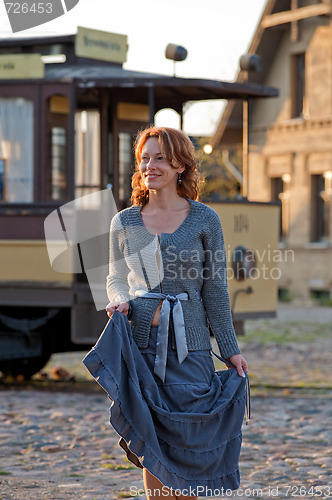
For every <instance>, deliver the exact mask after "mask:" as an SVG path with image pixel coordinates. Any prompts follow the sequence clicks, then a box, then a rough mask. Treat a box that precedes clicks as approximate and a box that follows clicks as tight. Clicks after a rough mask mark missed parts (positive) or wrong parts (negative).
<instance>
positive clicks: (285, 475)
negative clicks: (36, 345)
mask: <svg viewBox="0 0 332 500" xmlns="http://www.w3.org/2000/svg"><path fill="white" fill-rule="evenodd" d="M283 314H284V320H285V321H287V320H289V317H288V316H287V314H288V315H289V314H291V313H290V312H289V310H286V309H285V311H284V312H283ZM296 314H299V315H300V316H301V317H302V312H300V313H299V312H294V313H293V315H292V318H293V319H294V320H296V319H297V318H296ZM286 316H287V317H286ZM318 317H319V318H322V317H323V316H321V315H318ZM325 317H326V316H324V321H327V320H326V319H325ZM256 326H257V325H254V324H252V325H249V327H248V330H249V329H250V328H254V327H255V328H256ZM296 328H299V326H296ZM306 328H307V329H308V330H310V328H311V327H310V325H309V326H308V325H303V331H304V332H305V329H306ZM240 345H241V343H240ZM331 347H332V339H330V338H324V339H323V340H322V341H318V340H317V342H312V341H311V342H310V343H307V344H306V343H297V344H296V345H295V344H292V343H291V344H286V345H279V346H277V345H273V344H271V345H259V344H257V345H252V344H244V346H243V351H244V353H245V356H246V358H247V359H248V361H249V365H250V366H252V367H255V370H254V375H255V377H256V378H255V377H253V379H254V384H253V385H254V387H253V391H252V393H253V394H252V422H251V424H250V425H249V426H244V427H243V445H242V452H241V458H240V468H241V487H240V489H239V490H238V491H237V492H229V491H225V492H218V491H216V492H214V493H215V497H217V498H229V497H233V498H255V499H256V498H263V499H270V498H297V497H298V498H303V499H307V500H308V499H309V500H312V499H313V498H321V499H326V498H332V394H331V387H332V383H331ZM241 349H242V347H241ZM57 356H58V355H57ZM59 356H61V358H57V359H56V362H59V359H61V362H62V363H63V366H65V368H67V369H68V367H72V369H74V368H73V367H74V366H76V364H77V371H75V374H78V376H77V378H78V379H79V381H78V382H76V383H69V382H68V383H65V384H63V385H62V384H61V383H55V382H53V383H52V382H46V383H42V382H36V383H32V384H25V383H24V384H22V385H21V386H19V385H16V386H10V385H8V384H4V385H2V386H1V385H0V499H1V500H12V499H14V500H39V499H45V500H51V499H52V500H62V499H75V500H76V499H78V500H81V499H87V500H94V499H96V500H113V499H119V498H124V497H126V496H127V497H131V498H134V497H135V496H139V497H140V498H142V500H143V499H144V498H145V496H144V495H143V492H142V488H143V481H142V473H141V470H139V469H136V468H134V467H133V466H132V465H131V463H130V462H128V461H127V460H126V459H125V458H124V454H123V451H122V450H121V448H120V447H119V446H118V436H117V434H116V433H115V431H114V430H113V429H112V427H111V426H110V424H109V399H108V398H107V396H106V395H105V394H104V392H103V391H102V390H101V389H100V388H99V387H98V385H97V384H96V383H95V382H91V383H89V382H87V380H86V379H85V380H83V378H84V377H83V375H81V374H83V373H85V372H84V370H85V368H84V367H83V365H82V364H81V358H82V356H83V353H68V354H66V355H59ZM66 360H67V361H66ZM66 362H67V364H66ZM75 363H76V364H75ZM82 367H83V368H82ZM75 370H76V368H75ZM80 370H81V371H80ZM85 375H86V373H85ZM260 381H263V382H264V381H265V382H266V383H267V384H270V383H272V382H274V384H277V385H278V384H279V387H280V388H279V389H276V388H274V389H272V390H271V388H268V389H267V388H266V387H265V388H262V387H260V386H259V383H258V382H260ZM311 381H314V387H310V384H311ZM294 387H296V388H295V389H294ZM138 418H139V416H138ZM222 493H223V494H222ZM202 497H203V494H202Z"/></svg>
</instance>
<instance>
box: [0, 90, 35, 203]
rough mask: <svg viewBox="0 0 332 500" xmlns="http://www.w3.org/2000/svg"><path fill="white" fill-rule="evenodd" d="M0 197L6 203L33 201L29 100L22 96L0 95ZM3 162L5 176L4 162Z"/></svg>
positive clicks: (31, 115)
mask: <svg viewBox="0 0 332 500" xmlns="http://www.w3.org/2000/svg"><path fill="white" fill-rule="evenodd" d="M0 145H1V156H2V157H3V158H4V159H5V160H6V161H4V160H2V162H3V167H1V168H2V169H3V170H2V171H1V172H2V173H1V174H0V175H1V184H2V186H1V193H0V199H1V200H3V201H7V202H10V203H30V202H32V201H33V103H32V101H29V100H27V99H23V98H11V97H1V98H0ZM5 163H6V176H4V165H5Z"/></svg>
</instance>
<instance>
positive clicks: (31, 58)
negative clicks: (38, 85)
mask: <svg viewBox="0 0 332 500" xmlns="http://www.w3.org/2000/svg"><path fill="white" fill-rule="evenodd" d="M44 73H45V71H44V63H43V61H42V60H41V56H40V54H24V55H22V54H2V55H0V80H20V79H27V78H44Z"/></svg>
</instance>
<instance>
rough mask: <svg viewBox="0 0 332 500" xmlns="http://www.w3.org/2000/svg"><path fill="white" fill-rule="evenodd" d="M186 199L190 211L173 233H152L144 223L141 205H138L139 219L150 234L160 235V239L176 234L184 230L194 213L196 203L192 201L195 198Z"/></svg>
mask: <svg viewBox="0 0 332 500" xmlns="http://www.w3.org/2000/svg"><path fill="white" fill-rule="evenodd" d="M185 200H187V201H188V203H189V204H190V208H189V212H188V213H187V215H186V218H185V219H184V220H183V221H182V222H181V224H180V225H179V227H177V228H176V229H175V231H173V232H172V233H160V235H159V234H154V233H151V232H150V231H149V230H148V228H147V227H146V225H145V224H144V221H143V217H142V214H141V210H142V208H143V207H142V206H141V205H138V208H139V211H138V216H139V219H140V221H141V224H142V226H143V227H144V229H145V231H146V232H147V233H148V234H149V235H151V236H157V237H158V239H161V238H162V237H164V238H169V237H172V236H175V235H176V234H177V233H178V232H181V231H182V229H183V226H184V225H185V224H186V223H187V221H188V219H189V217H190V216H191V213H192V211H193V205H194V204H193V203H192V201H193V200H191V199H190V198H185Z"/></svg>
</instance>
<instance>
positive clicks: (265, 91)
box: [0, 35, 278, 108]
mask: <svg viewBox="0 0 332 500" xmlns="http://www.w3.org/2000/svg"><path fill="white" fill-rule="evenodd" d="M74 40H75V36H74V35H65V36H57V37H53V38H51V37H44V38H42V37H40V38H38V37H37V38H17V39H3V40H0V53H3V51H4V50H6V49H11V50H10V52H11V53H14V52H12V50H13V48H14V47H15V48H16V49H18V47H20V49H21V53H31V51H33V52H35V50H36V49H37V47H38V48H41V53H43V52H44V50H43V46H46V45H48V46H49V45H50V44H54V43H62V44H64V46H67V47H68V46H69V45H70V46H72V44H73V43H74ZM15 52H16V50H15ZM16 53H17V52H16ZM34 81H36V82H38V83H40V81H41V80H34ZM42 81H44V82H50V83H58V82H63V83H65V82H68V83H69V82H74V83H75V86H76V87H78V88H82V89H84V88H86V89H93V88H95V89H101V88H106V89H107V88H109V89H117V95H119V97H124V98H126V101H129V102H130V101H133V102H134V101H137V99H138V98H140V97H142V99H143V100H145V99H146V95H147V89H149V88H153V90H154V98H155V100H156V104H157V105H158V107H164V106H165V107H174V108H176V107H179V106H181V105H182V104H183V103H184V102H186V101H194V100H209V99H250V98H257V97H276V96H278V89H277V88H274V87H268V86H265V85H261V84H257V83H251V82H248V81H247V82H243V83H240V82H225V81H220V80H210V79H202V78H182V77H176V76H169V75H163V74H156V73H144V72H140V71H130V70H127V69H124V68H123V67H122V66H121V64H114V63H107V62H104V61H96V60H91V59H84V58H74V59H71V61H70V62H69V61H67V62H65V63H60V64H59V63H56V64H45V76H44V78H43V79H42ZM11 82H13V83H14V82H16V83H23V82H22V80H21V81H19V80H15V81H14V80H12V81H11ZM32 82H33V80H25V83H27V84H28V83H30V84H31V83H32ZM0 83H1V84H6V83H7V84H8V83H9V82H8V80H7V81H6V80H3V81H1V80H0Z"/></svg>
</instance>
